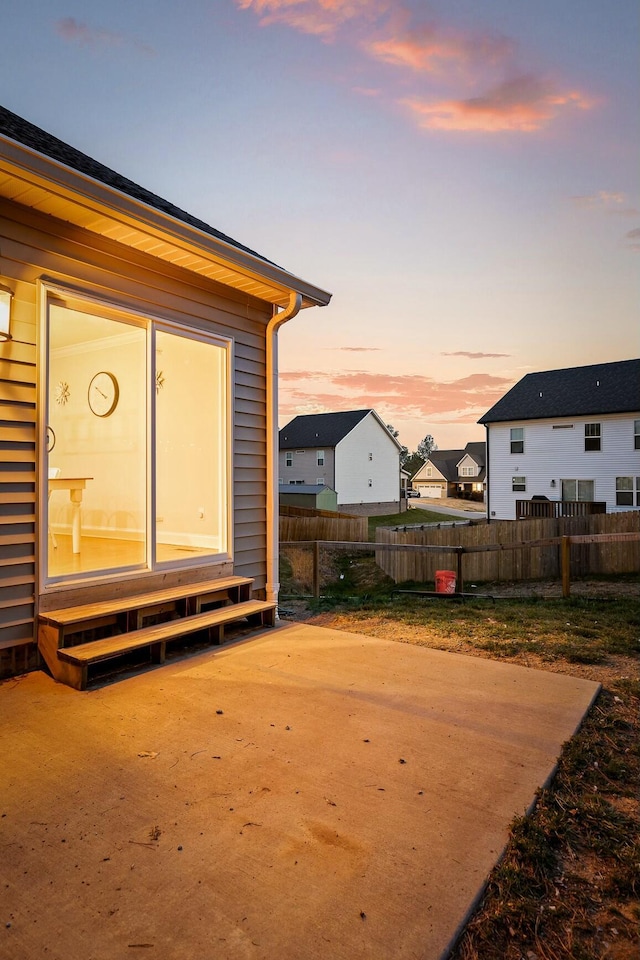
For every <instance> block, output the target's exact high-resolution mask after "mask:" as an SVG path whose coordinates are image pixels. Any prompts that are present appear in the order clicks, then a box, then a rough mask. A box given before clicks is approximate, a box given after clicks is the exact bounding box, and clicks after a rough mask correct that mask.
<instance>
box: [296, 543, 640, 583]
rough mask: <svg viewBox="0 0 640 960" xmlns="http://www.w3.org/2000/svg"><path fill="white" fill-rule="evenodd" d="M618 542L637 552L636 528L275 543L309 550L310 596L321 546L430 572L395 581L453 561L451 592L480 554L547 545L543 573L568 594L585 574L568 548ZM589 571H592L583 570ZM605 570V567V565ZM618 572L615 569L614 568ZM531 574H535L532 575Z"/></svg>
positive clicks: (424, 579) (419, 579) (381, 563)
mask: <svg viewBox="0 0 640 960" xmlns="http://www.w3.org/2000/svg"><path fill="white" fill-rule="evenodd" d="M613 545H615V546H617V547H618V548H620V547H621V546H623V547H632V548H634V549H635V552H636V553H639V552H640V531H635V532H634V531H632V532H625V533H587V534H581V535H580V534H578V535H576V536H571V537H568V536H562V537H545V538H543V539H539V540H529V541H526V542H522V541H513V542H511V543H485V544H478V545H475V546H466V547H463V546H460V545H453V544H438V545H436V544H415V543H385V544H382V543H380V542H376V543H375V544H372V543H369V542H366V541H363V542H354V541H352V540H345V541H336V540H326V541H324V542H323V541H319V540H313V541H308V542H307V543H305V542H303V541H300V540H297V541H295V542H289V543H281V544H280V546H281V547H282V548H295V549H296V550H304V549H305V548H306V549H307V551H308V552H309V554H310V564H311V570H310V580H312V582H313V595H314V597H319V596H320V582H321V573H320V571H321V552H322V551H323V550H344V551H346V552H349V553H360V552H362V553H372V552H375V557H376V563H377V565H378V566H379V567H380V568H381V569H382V570H385V568H386V567H390V566H391V563H390V561H391V560H393V561H394V565H395V568H396V570H398V569H403V568H406V567H411V568H412V570H413V572H414V573H415V570H416V568H417V567H418V566H423V567H424V566H427V565H428V566H430V567H433V573H432V574H429V575H427V576H413V575H410V576H399V577H397V578H396V577H393V579H394V581H395V582H396V583H403V582H406V581H415V582H417V583H427V582H429V581H431V580H435V572H436V570H439V569H442V568H443V567H444V566H445V564H448V565H449V566H450V567H451V566H453V567H455V573H456V593H462V592H463V591H464V584H465V581H466V580H469V579H474V580H475V579H478V580H481V579H482V578H481V577H475V576H474V577H473V578H470V577H469V566H470V565H471V564H472V563H473V562H474V561H475V560H477V558H478V557H481V556H483V555H489V556H491V555H492V556H499V557H501V558H504V557H508V556H510V555H513V554H514V553H516V552H517V551H531V550H537V549H543V548H547V549H549V548H552V549H553V550H554V551H555V553H556V555H557V566H556V569H555V571H554V572H553V573H550V574H548V575H547V576H548V579H552V580H562V595H563V596H564V597H568V596H570V594H571V579H572V577H576V576H585V575H587V574H583V573H576V572H575V570H574V554H575V551H576V550H578V551H579V550H581V549H584V548H585V547H587V548H593V547H598V548H600V549H601V548H602V547H606V546H609V547H612V546H613ZM637 570H638V565H636V567H635V568H633V569H632V570H628V571H624V572H627V573H633V572H637ZM589 572H593V571H589ZM605 572H606V571H605ZM614 572H621V571H614ZM489 579H496V580H497V579H529V577H523V578H520V577H509V578H505V577H502V578H498V577H495V578H489ZM533 579H536V578H533Z"/></svg>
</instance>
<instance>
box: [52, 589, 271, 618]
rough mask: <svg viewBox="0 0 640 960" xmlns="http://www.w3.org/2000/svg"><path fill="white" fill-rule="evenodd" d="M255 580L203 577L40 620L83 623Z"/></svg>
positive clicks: (56, 613) (71, 608)
mask: <svg viewBox="0 0 640 960" xmlns="http://www.w3.org/2000/svg"><path fill="white" fill-rule="evenodd" d="M251 583H253V581H252V579H251V578H250V577H221V578H220V579H219V580H203V581H201V582H200V583H189V584H182V585H181V586H178V587H164V588H163V589H161V590H154V591H152V592H150V593H141V594H137V595H135V596H133V597H118V598H116V599H114V600H104V601H100V602H97V603H85V604H82V605H81V606H77V607H63V608H62V609H60V610H47V611H45V612H44V613H41V614H40V615H39V617H38V619H39V620H42V621H44V622H45V623H55V624H62V625H64V626H67V625H69V624H72V623H82V622H83V621H85V620H91V619H93V618H94V617H101V616H106V615H109V614H112V613H126V612H128V611H129V610H139V609H144V607H148V606H152V605H154V604H158V603H167V602H169V601H171V600H183V599H185V598H187V597H199V596H203V595H206V594H211V593H216V592H218V591H220V592H222V591H224V590H231V589H233V588H234V587H242V586H247V585H248V584H251Z"/></svg>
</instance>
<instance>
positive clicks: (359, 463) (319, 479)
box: [278, 410, 402, 514]
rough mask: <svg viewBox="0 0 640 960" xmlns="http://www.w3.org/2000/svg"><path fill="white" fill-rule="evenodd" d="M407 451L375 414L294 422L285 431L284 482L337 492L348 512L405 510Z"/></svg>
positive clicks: (281, 472) (312, 416)
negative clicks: (403, 454)
mask: <svg viewBox="0 0 640 960" xmlns="http://www.w3.org/2000/svg"><path fill="white" fill-rule="evenodd" d="M401 450H402V447H401V445H400V444H399V443H398V441H397V440H396V439H395V438H394V437H393V436H392V435H391V434H390V433H389V431H388V430H387V428H386V426H385V424H384V422H383V421H382V420H381V419H380V417H379V416H378V414H377V413H376V412H375V410H344V411H340V412H339V413H314V414H308V415H306V416H299V417H294V419H293V420H291V421H290V422H289V423H288V424H287V425H286V426H284V427H283V428H282V430H280V454H279V468H278V477H279V482H280V483H281V484H300V483H315V484H318V483H322V484H325V485H326V486H329V487H332V488H333V489H334V490H335V491H336V493H337V496H338V509H339V510H342V511H345V512H352V513H360V514H375V513H377V512H378V510H380V512H384V511H385V510H387V511H399V510H400V496H401V494H400V490H401V480H400V452H401Z"/></svg>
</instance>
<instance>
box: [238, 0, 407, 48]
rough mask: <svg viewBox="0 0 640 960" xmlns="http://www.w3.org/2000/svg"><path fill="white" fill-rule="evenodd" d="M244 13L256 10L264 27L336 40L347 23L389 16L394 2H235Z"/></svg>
mask: <svg viewBox="0 0 640 960" xmlns="http://www.w3.org/2000/svg"><path fill="white" fill-rule="evenodd" d="M235 2H236V5H237V6H238V7H239V8H240V9H241V10H252V11H253V12H254V13H256V14H257V15H258V16H259V18H260V24H261V26H264V27H267V26H270V25H271V24H273V23H282V24H285V25H286V26H288V27H291V28H292V29H294V30H299V31H300V32H301V33H309V34H312V35H315V36H318V37H321V38H322V39H324V40H328V39H332V38H333V36H334V34H335V32H336V30H337V29H338V28H339V27H340V26H342V25H343V24H345V23H347V22H349V21H353V20H360V19H362V18H364V19H367V20H369V19H375V18H376V17H379V16H381V15H382V14H383V13H385V12H386V11H387V10H388V9H389V6H390V0H235Z"/></svg>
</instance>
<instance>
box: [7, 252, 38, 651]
mask: <svg viewBox="0 0 640 960" xmlns="http://www.w3.org/2000/svg"><path fill="white" fill-rule="evenodd" d="M2 270H3V275H4V276H5V277H7V276H8V275H9V272H8V269H7V263H6V261H5V260H3V263H2ZM10 279H13V278H10ZM17 293H18V292H17ZM20 293H23V291H20ZM13 306H14V307H15V310H14V316H15V317H25V316H27V314H28V309H27V310H25V308H24V302H23V301H22V300H21V298H20V296H18V295H17V296H16V298H15V301H14V304H13ZM13 332H14V336H15V339H13V340H11V341H9V342H5V343H2V344H0V651H2V650H6V649H7V648H9V647H15V646H18V645H22V644H28V643H30V642H31V641H32V639H33V618H34V610H35V575H36V566H35V541H36V523H35V513H36V493H35V490H36V487H35V482H36V467H35V450H36V428H35V423H36V345H35V324H33V323H26V322H23V321H22V320H17V322H16V323H15V324H14V325H13ZM20 334H22V336H26V337H28V338H29V339H28V340H27V341H26V342H25V341H21V340H19V339H18V336H19V335H20ZM24 665H25V666H26V664H24Z"/></svg>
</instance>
